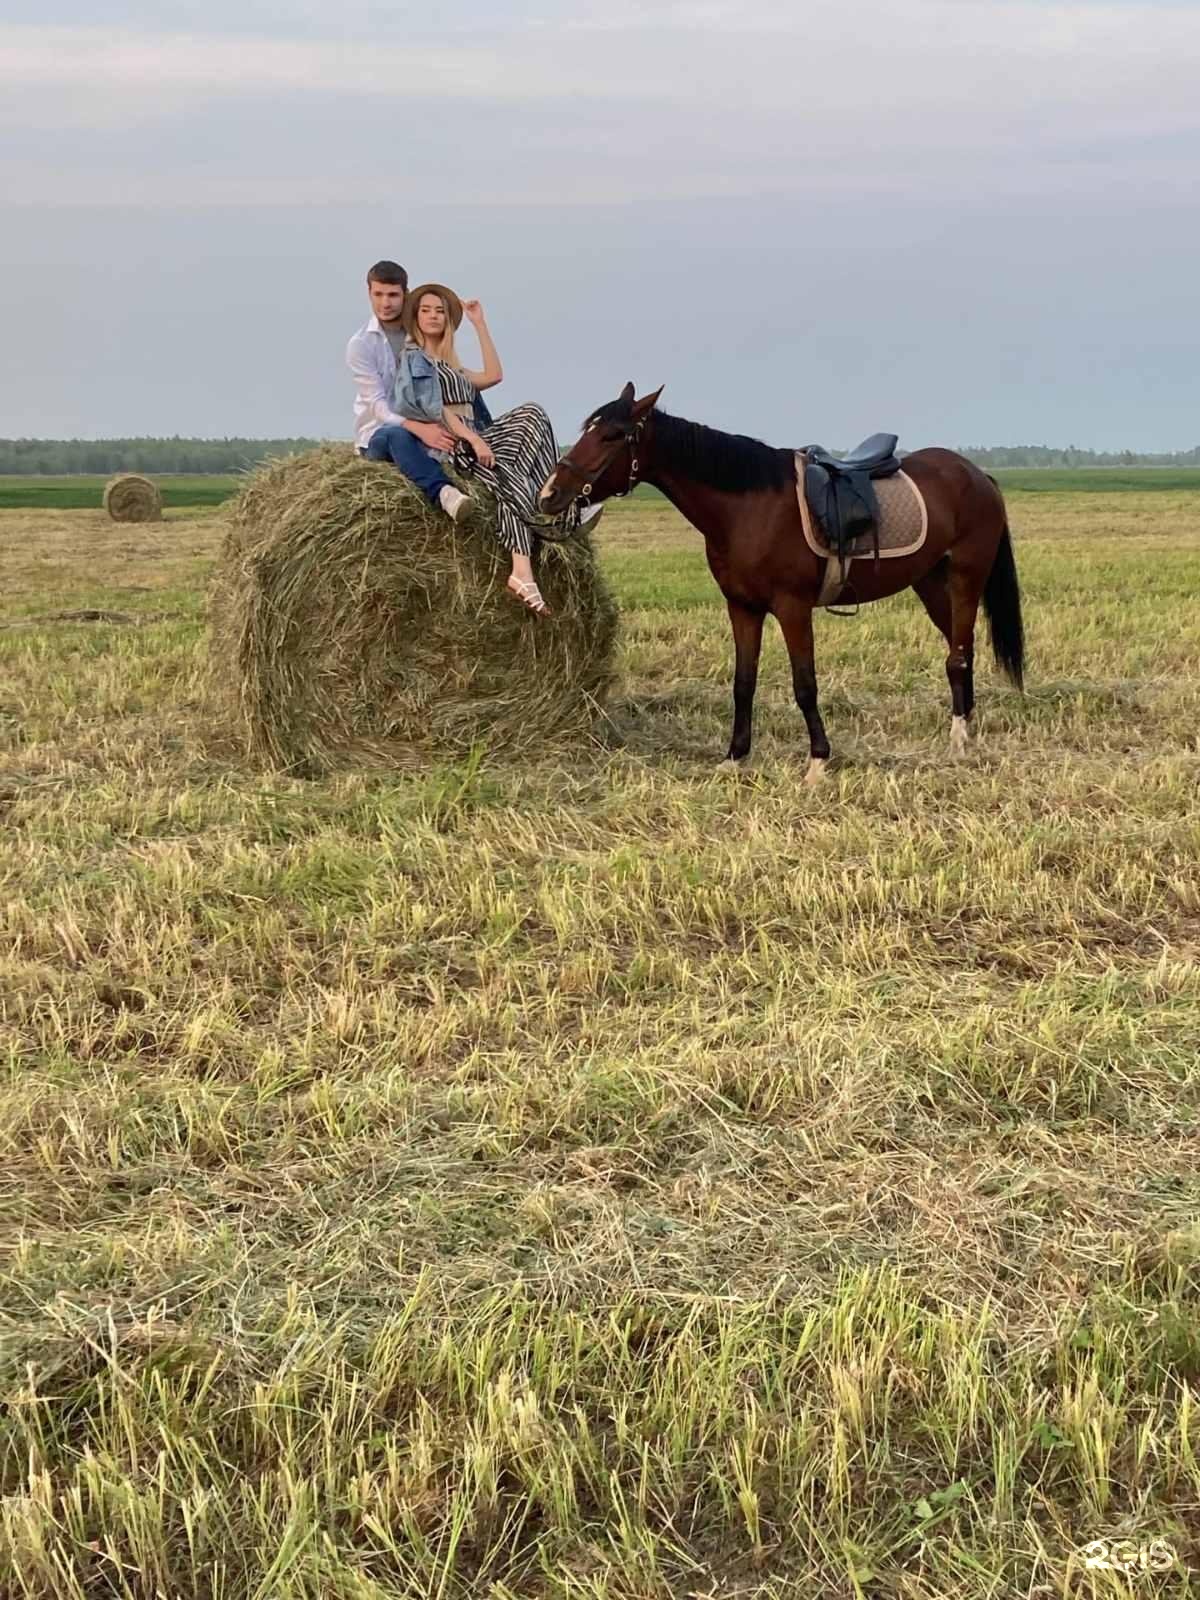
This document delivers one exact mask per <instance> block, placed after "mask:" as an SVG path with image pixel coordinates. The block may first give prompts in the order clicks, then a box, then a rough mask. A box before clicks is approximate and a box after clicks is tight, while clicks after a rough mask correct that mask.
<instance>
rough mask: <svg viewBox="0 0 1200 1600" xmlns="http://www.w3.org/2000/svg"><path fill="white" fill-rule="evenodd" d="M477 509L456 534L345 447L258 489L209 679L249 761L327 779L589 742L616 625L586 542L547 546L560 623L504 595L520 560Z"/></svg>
mask: <svg viewBox="0 0 1200 1600" xmlns="http://www.w3.org/2000/svg"><path fill="white" fill-rule="evenodd" d="M472 492H473V493H475V494H476V495H477V496H479V495H480V490H479V489H478V487H476V488H474V489H473V491H472ZM480 498H481V506H480V510H479V512H478V514H477V519H476V522H475V524H474V525H473V526H472V527H471V528H470V529H458V528H456V527H455V526H454V524H453V523H452V522H451V521H450V519H449V518H448V517H446V516H445V515H444V514H443V513H442V512H440V511H435V510H434V509H433V508H432V507H431V506H430V505H429V503H428V501H427V500H426V499H425V497H424V496H423V495H422V494H420V493H419V492H418V491H417V490H416V489H415V488H413V486H412V485H411V484H410V483H408V481H407V480H406V479H404V478H402V477H401V475H400V474H399V473H398V472H397V471H396V470H395V468H394V467H392V466H389V465H386V464H384V463H379V462H370V461H364V460H363V459H362V458H361V457H359V456H358V455H357V454H356V453H355V452H354V451H353V450H352V449H350V448H349V447H343V446H325V447H323V448H321V449H318V450H313V451H310V452H308V453H307V454H305V455H298V456H290V457H287V458H285V459H282V460H277V461H273V462H269V463H267V464H266V465H264V466H262V467H260V468H259V469H258V470H257V471H256V472H255V473H254V474H253V475H252V476H251V477H250V478H248V479H247V481H246V483H245V486H244V487H243V489H242V490H241V492H240V494H239V495H238V496H237V498H236V499H235V500H234V501H233V502H231V504H230V506H229V507H228V516H229V527H228V532H227V534H226V538H225V542H224V546H223V548H222V551H221V555H220V557H219V560H218V564H217V569H216V573H215V575H214V579H213V585H212V589H211V592H210V596H209V608H208V615H209V626H210V664H209V682H210V685H211V687H212V689H213V691H214V694H215V696H216V699H217V703H218V704H219V705H220V706H221V707H222V708H223V711H224V713H225V715H227V716H228V717H229V718H230V719H231V720H232V721H233V722H234V723H235V724H236V726H237V727H238V729H239V731H240V734H241V736H242V739H243V742H244V745H245V748H246V750H247V752H248V753H249V754H250V755H252V756H254V757H258V758H262V759H265V760H267V761H269V762H271V763H272V764H275V765H279V766H285V767H295V768H298V769H299V770H302V771H328V770H331V769H333V768H337V767H343V766H347V765H359V766H362V765H367V766H377V765H380V764H383V765H386V766H389V767H394V766H396V765H404V764H412V763H413V762H414V761H416V762H424V761H426V760H428V759H430V758H437V757H451V758H452V757H455V756H459V755H462V754H464V753H466V752H467V751H468V750H469V749H470V747H471V746H472V745H473V744H474V743H475V742H476V741H479V740H482V741H485V742H486V744H487V746H488V747H489V749H493V750H494V749H505V750H509V751H519V750H522V749H525V750H531V751H532V750H537V749H539V748H541V747H542V746H544V745H546V744H548V743H561V742H562V741H564V740H568V739H570V740H578V739H579V738H580V737H581V736H586V734H587V733H588V732H589V730H591V729H592V727H593V725H594V722H595V718H596V713H597V710H598V706H599V702H600V701H601V699H602V697H603V695H604V693H605V690H606V689H607V687H608V684H609V682H610V680H611V676H612V664H613V654H614V647H615V636H616V621H617V612H616V606H615V604H614V602H613V600H612V597H611V595H610V594H609V591H608V588H607V586H606V585H605V583H604V580H603V578H602V576H601V574H600V571H599V568H598V566H597V562H596V558H595V553H594V550H593V548H592V544H591V541H590V539H589V538H588V537H587V535H586V533H583V534H581V535H580V536H579V537H578V538H577V539H573V540H571V541H570V542H568V543H566V544H562V545H550V544H543V545H542V548H541V555H540V558H539V565H538V569H537V570H538V581H539V584H540V586H541V589H542V592H543V594H544V595H545V597H546V601H547V604H548V605H549V606H550V607H551V608H552V610H553V612H554V615H553V616H552V617H535V616H533V615H532V614H531V613H530V612H528V611H526V610H525V609H524V608H523V607H522V606H521V605H520V603H519V602H518V601H517V600H516V599H515V598H514V597H513V596H512V595H511V594H508V593H506V592H505V589H504V582H505V578H506V576H507V572H508V568H509V564H510V558H509V556H508V555H507V553H506V552H505V551H504V550H502V549H501V547H500V545H499V543H498V542H497V540H496V539H495V538H494V537H493V536H492V535H491V534H490V533H489V531H488V523H489V520H490V518H491V517H492V516H493V515H494V512H493V508H492V506H491V503H490V501H488V500H487V499H485V498H483V497H482V496H480Z"/></svg>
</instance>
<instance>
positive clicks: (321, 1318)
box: [0, 489, 1200, 1600]
mask: <svg viewBox="0 0 1200 1600" xmlns="http://www.w3.org/2000/svg"><path fill="white" fill-rule="evenodd" d="M1010 507H1011V514H1012V516H1011V520H1012V524H1013V528H1014V534H1015V539H1016V547H1017V558H1018V563H1019V567H1020V572H1021V577H1022V582H1023V585H1024V590H1025V604H1026V620H1027V630H1028V635H1029V655H1030V666H1029V674H1028V678H1029V681H1028V693H1027V695H1026V696H1025V697H1024V698H1021V697H1020V696H1019V695H1017V694H1016V693H1015V692H1014V691H1012V690H1011V689H1010V688H1009V687H1008V686H1007V685H1005V684H1003V683H1002V682H1001V681H1000V680H999V679H998V678H997V677H996V676H995V675H994V674H992V673H991V671H990V669H987V668H985V669H984V670H981V671H980V673H979V674H978V677H979V694H980V711H979V719H980V724H981V736H980V740H979V742H978V744H977V745H975V746H974V747H973V748H972V750H971V752H970V754H969V756H968V757H967V758H966V759H965V760H964V761H962V762H957V763H955V762H951V761H950V760H949V759H948V758H947V753H946V739H947V731H948V708H947V696H946V690H945V680H944V676H943V667H942V650H941V647H940V641H939V640H938V639H937V638H936V637H935V636H934V634H933V632H932V630H931V628H930V626H929V624H928V622H927V620H926V618H925V617H924V614H923V613H922V612H921V611H920V610H919V608H918V607H917V606H916V605H915V604H914V603H910V602H909V601H908V600H898V601H892V602H888V603H886V604H884V605H881V606H878V607H874V608H868V609H867V610H865V611H863V612H862V613H861V614H860V615H859V617H858V618H857V619H856V620H853V621H850V620H842V619H835V618H828V617H822V618H820V619H819V620H818V648H819V659H818V667H819V671H820V681H821V690H822V703H823V707H824V711H825V716H826V722H827V726H828V728H829V732H830V736H831V739H832V741H833V746H834V755H835V763H834V766H833V768H832V769H831V776H830V780H829V782H828V783H827V784H826V786H825V788H824V790H817V791H809V790H807V789H805V788H803V787H802V786H801V784H800V779H801V777H802V775H803V771H804V765H805V750H804V746H805V741H804V738H803V731H802V723H801V719H800V717H799V714H798V712H797V711H796V710H795V708H794V707H793V705H792V704H791V700H790V694H789V688H788V682H787V674H786V670H785V656H784V652H783V650H782V647H781V644H780V641H779V640H778V637H777V636H775V635H774V634H772V636H771V638H770V640H769V643H768V647H767V649H766V650H765V651H764V662H763V670H762V676H761V680H760V681H761V688H760V695H759V706H760V710H759V716H758V739H757V747H756V750H757V760H756V764H755V766H754V767H753V769H752V770H751V771H750V772H748V773H746V774H743V775H735V776H733V777H729V776H727V775H725V774H719V773H717V772H716V771H715V765H716V762H717V761H718V760H719V758H720V757H721V756H722V755H723V753H724V747H725V740H726V736H727V731H728V702H729V678H730V672H731V649H730V644H729V640H728V636H727V624H726V621H725V618H724V612H723V608H722V607H721V605H720V604H719V596H718V595H717V591H716V590H715V588H714V587H713V585H712V582H711V579H710V578H709V577H708V575H707V572H706V570H705V568H704V566H703V560H702V556H701V554H700V549H699V543H698V540H697V539H696V537H695V536H694V535H692V534H691V533H690V532H689V531H688V530H686V529H685V528H684V527H683V526H682V525H681V524H680V523H679V521H678V519H677V518H676V517H675V516H674V514H673V513H671V512H670V511H669V510H667V509H666V508H664V507H663V506H662V504H661V503H654V502H646V503H644V504H641V505H638V504H637V503H636V502H635V503H632V504H631V505H630V506H628V507H625V508H624V509H618V510H616V511H615V512H611V511H610V512H609V513H607V514H606V516H605V518H604V519H603V520H602V523H601V533H600V535H599V543H600V546H601V548H602V551H603V555H604V560H605V563H606V566H607V568H608V571H609V573H610V575H611V578H612V582H613V584H614V587H615V589H616V591H617V593H618V596H619V599H620V602H621V606H622V609H623V639H622V646H621V674H620V680H619V686H618V690H617V693H616V696H615V699H614V702H613V704H612V706H611V715H612V728H611V730H610V732H609V734H608V736H607V738H606V740H605V741H603V742H598V743H597V746H596V747H595V748H594V749H590V750H589V749H585V750H579V751H576V752H573V753H572V754H571V755H570V756H569V757H567V756H564V755H562V754H561V753H553V752H547V754H546V757H545V759H544V760H543V761H542V762H540V763H537V764H535V765H532V766H525V767H516V766H511V765H506V764H503V763H498V762H493V761H489V760H487V759H486V758H485V759H484V760H483V761H482V762H480V763H478V764H470V765H467V766H463V767H460V768H449V769H445V770H437V771H430V772H427V773H423V774H415V775H407V776H401V777H398V778H397V779H396V780H395V781H391V782H389V781H382V780H379V779H372V780H369V781H368V780H366V779H364V778H362V777H360V776H355V775H353V774H349V775H346V776H343V777H341V778H338V779H334V780H329V781H324V782H320V783H313V782H302V781H298V780H295V779H290V778H286V777H282V776H280V775H278V774H272V773H260V772H254V771H251V770H248V769H247V768H246V767H244V766H243V765H242V763H241V762H240V760H239V759H238V756H237V753H236V751H235V750H234V749H233V748H231V746H230V744H229V742H228V739H227V737H226V734H225V731H224V730H223V729H221V728H220V727H219V726H216V725H214V723H213V722H212V720H211V717H210V715H209V714H208V712H207V711H206V709H205V706H204V705H203V703H202V701H201V699H200V695H199V689H198V683H199V677H198V673H199V667H200V664H201V660H202V652H203V627H202V607H203V589H204V583H205V578H206V574H207V572H208V570H209V566H210V563H211V560H212V557H213V552H214V550H215V548H216V543H217V540H218V537H219V530H220V523H219V519H218V516H217V515H216V514H213V513H208V512H204V511H198V512H193V513H189V514H187V515H174V516H168V520H167V521H165V522H164V523H162V524H158V525H154V526H152V527H137V528H119V527H116V526H114V525H113V524H112V523H110V522H109V521H108V520H107V518H106V517H105V516H104V515H103V514H102V513H100V512H98V511H65V510H57V511H55V510H42V511H28V510H25V511H19V510H7V511H3V512H0V826H2V827H3V834H4V848H3V851H2V852H0V928H2V932H0V1047H2V1050H3V1057H2V1059H3V1062H4V1065H5V1073H6V1078H5V1082H4V1086H3V1094H2V1096H0V1364H2V1365H0V1372H2V1384H3V1399H4V1405H3V1409H2V1410H0V1594H2V1595H3V1596H4V1597H5V1600H8V1597H9V1596H12V1597H28V1600H35V1597H36V1600H50V1597H54V1600H67V1597H71V1600H84V1597H86V1600H93V1597H100V1596H104V1597H109V1596H122V1597H127V1600H150V1597H154V1600H158V1597H170V1600H177V1597H186V1600H213V1597H215V1600H250V1597H254V1600H301V1597H303V1600H318V1597H319V1600H385V1597H387V1600H390V1597H400V1596H403V1597H414V1600H415V1597H417V1596H439V1597H445V1600H451V1597H458V1596H462V1597H466V1596H476V1595H481V1596H492V1597H494V1600H518V1597H520V1600H526V1597H541V1596H547V1597H556V1600H648V1597H654V1600H658V1597H662V1600H667V1597H683V1596H696V1597H700V1596H714V1597H715V1596H723V1597H733V1596H738V1597H746V1596H762V1597H767V1596H788V1597H797V1600H818V1597H855V1600H867V1597H877V1596H878V1597H896V1600H901V1597H903V1600H947V1597H958V1596H961V1597H967V1596H970V1597H982V1596H988V1597H996V1600H1000V1597H1004V1600H1008V1597H1011V1596H1025V1597H1031V1596H1067V1595H1080V1594H1082V1595H1089V1596H1090V1595H1112V1596H1116V1595H1127V1594H1137V1595H1139V1596H1142V1595H1171V1596H1182V1595H1190V1594H1195V1593H1196V1592H1197V1588H1198V1587H1200V1585H1198V1583H1197V1578H1196V1576H1195V1575H1194V1574H1195V1573H1196V1572H1197V1571H1200V1066H1198V1062H1197V1046H1198V1043H1200V969H1198V967H1197V956H1198V954H1200V875H1198V872H1197V857H1198V847H1200V809H1198V807H1197V780H1198V778H1200V741H1198V736H1197V728H1198V726H1200V722H1198V717H1200V676H1198V674H1200V606H1198V605H1197V593H1198V590H1200V496H1197V495H1195V494H1194V493H1193V492H1187V491H1185V490H1181V489H1176V490H1174V491H1173V492H1155V493H1153V494H1143V493H1139V492H1134V491H1132V490H1129V489H1125V490H1123V491H1121V492H1112V493H1101V492H1097V491H1094V490H1093V491H1091V492H1086V493H1084V492H1075V491H1063V490H1059V491H1049V492H1042V493H1036V494H1034V493H1023V492H1021V491H1020V490H1019V489H1014V492H1013V493H1012V495H1011V498H1010ZM80 612H84V613H92V614H96V613H99V614H100V618H101V619H100V620H93V621H80V620H72V614H78V613H80ZM114 616H115V617H117V618H119V619H124V620H116V621H114V620H111V619H112V618H113V617H114ZM105 618H108V619H109V620H104V619H105ZM531 625H535V624H532V623H531ZM1121 1536H1125V1537H1128V1538H1129V1539H1130V1540H1131V1541H1132V1543H1131V1544H1130V1545H1129V1546H1128V1547H1127V1548H1126V1549H1125V1550H1124V1552H1123V1558H1124V1557H1126V1556H1132V1557H1133V1558H1136V1557H1137V1556H1138V1553H1139V1552H1142V1553H1143V1554H1144V1556H1145V1560H1146V1563H1147V1564H1148V1565H1150V1566H1156V1565H1159V1566H1164V1567H1169V1570H1164V1571H1161V1572H1155V1571H1150V1570H1147V1571H1139V1572H1136V1573H1135V1574H1134V1575H1133V1576H1132V1577H1129V1578H1128V1579H1127V1578H1126V1577H1123V1576H1121V1575H1120V1574H1119V1573H1116V1572H1111V1571H1105V1570H1102V1569H1094V1570H1093V1569H1088V1568H1087V1566H1086V1564H1085V1563H1086V1560H1087V1557H1086V1556H1085V1555H1084V1554H1083V1551H1084V1550H1085V1547H1087V1546H1088V1545H1089V1544H1090V1543H1091V1541H1094V1540H1096V1539H1099V1538H1117V1537H1121ZM1155 1540H1159V1541H1165V1543H1162V1544H1159V1545H1158V1546H1154V1545H1153V1541H1155ZM1164 1552H1165V1555H1164Z"/></svg>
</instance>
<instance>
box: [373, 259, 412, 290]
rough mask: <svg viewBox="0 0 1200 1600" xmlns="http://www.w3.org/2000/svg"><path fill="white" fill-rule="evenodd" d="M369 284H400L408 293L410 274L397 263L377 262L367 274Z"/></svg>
mask: <svg viewBox="0 0 1200 1600" xmlns="http://www.w3.org/2000/svg"><path fill="white" fill-rule="evenodd" d="M367 282H368V283H398V284H399V285H400V287H401V288H402V289H403V290H404V292H405V294H407V293H408V273H407V272H405V270H404V268H403V267H402V266H400V265H399V263H398V262H395V261H377V262H376V263H375V265H374V266H373V267H372V268H371V269H370V271H369V272H368V273H367Z"/></svg>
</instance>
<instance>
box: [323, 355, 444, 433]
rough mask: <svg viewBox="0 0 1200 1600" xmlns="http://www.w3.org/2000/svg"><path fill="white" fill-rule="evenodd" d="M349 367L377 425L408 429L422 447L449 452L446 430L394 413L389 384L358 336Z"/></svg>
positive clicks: (434, 424) (432, 423) (433, 423)
mask: <svg viewBox="0 0 1200 1600" xmlns="http://www.w3.org/2000/svg"><path fill="white" fill-rule="evenodd" d="M346 365H347V366H348V367H349V368H350V372H351V374H352V375H353V378H354V385H355V388H356V389H357V390H358V392H359V394H360V395H361V396H362V397H363V399H364V400H365V401H366V403H367V409H368V411H369V412H370V414H371V416H372V417H374V419H375V421H376V422H378V423H381V424H382V425H384V426H387V427H400V428H407V430H408V431H409V433H411V434H413V435H415V437H416V438H418V439H420V441H421V443H422V444H425V445H428V446H429V448H430V449H431V450H450V449H452V448H453V445H454V440H453V439H452V438H451V436H450V435H449V433H447V431H446V429H445V428H444V427H442V426H441V424H440V423H437V422H414V421H412V420H411V418H409V417H402V416H401V415H400V413H399V412H398V411H393V410H392V404H391V396H390V395H389V394H388V391H387V384H386V382H385V380H384V376H383V374H382V373H381V372H380V371H379V369H378V368H377V367H376V365H375V363H374V361H373V360H372V359H371V351H370V349H369V348H368V347H367V346H366V344H365V341H364V340H363V339H362V338H360V337H359V335H358V334H355V335H354V337H353V338H352V339H351V341H350V343H349V344H348V345H347V346H346Z"/></svg>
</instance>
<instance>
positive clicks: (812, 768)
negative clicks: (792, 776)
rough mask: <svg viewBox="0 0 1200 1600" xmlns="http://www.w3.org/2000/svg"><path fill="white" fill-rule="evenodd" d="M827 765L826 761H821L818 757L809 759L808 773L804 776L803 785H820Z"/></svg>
mask: <svg viewBox="0 0 1200 1600" xmlns="http://www.w3.org/2000/svg"><path fill="white" fill-rule="evenodd" d="M828 765H829V763H828V761H826V760H823V759H821V758H820V757H818V756H812V757H810V759H809V763H808V771H807V772H806V773H805V774H804V781H805V783H807V784H810V785H812V784H817V783H820V782H821V780H822V779H823V778H824V776H825V768H826V767H827V766H828Z"/></svg>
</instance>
